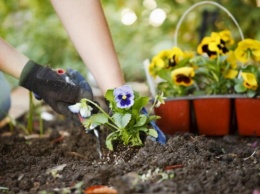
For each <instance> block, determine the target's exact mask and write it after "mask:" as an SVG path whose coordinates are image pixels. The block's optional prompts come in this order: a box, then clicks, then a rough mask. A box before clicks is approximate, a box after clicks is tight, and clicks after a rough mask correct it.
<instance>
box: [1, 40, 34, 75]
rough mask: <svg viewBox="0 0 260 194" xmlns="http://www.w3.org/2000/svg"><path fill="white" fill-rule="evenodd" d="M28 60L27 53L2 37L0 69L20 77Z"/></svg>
mask: <svg viewBox="0 0 260 194" xmlns="http://www.w3.org/2000/svg"><path fill="white" fill-rule="evenodd" d="M28 60H29V59H28V58H27V57H26V56H25V55H23V54H22V53H20V52H19V51H17V50H16V49H15V48H13V47H12V46H11V45H10V44H8V43H7V42H5V41H4V40H3V39H1V38H0V71H3V72H5V73H7V74H9V75H11V76H13V77H15V78H17V79H19V77H20V75H21V72H22V70H23V68H24V66H25V64H26V63H27V62H28Z"/></svg>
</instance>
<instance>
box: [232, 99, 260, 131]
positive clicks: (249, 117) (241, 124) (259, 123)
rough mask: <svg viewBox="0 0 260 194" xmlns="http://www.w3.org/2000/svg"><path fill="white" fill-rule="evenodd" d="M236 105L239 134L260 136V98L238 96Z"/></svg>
mask: <svg viewBox="0 0 260 194" xmlns="http://www.w3.org/2000/svg"><path fill="white" fill-rule="evenodd" d="M235 107H236V119H237V127H238V133H239V135H243V136H260V120H259V115H260V98H254V99H252V98H236V99H235Z"/></svg>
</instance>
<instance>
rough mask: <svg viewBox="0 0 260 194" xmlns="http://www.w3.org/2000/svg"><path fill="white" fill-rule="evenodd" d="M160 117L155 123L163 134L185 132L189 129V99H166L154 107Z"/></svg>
mask: <svg viewBox="0 0 260 194" xmlns="http://www.w3.org/2000/svg"><path fill="white" fill-rule="evenodd" d="M154 112H155V114H156V115H158V116H160V117H161V118H160V119H158V120H157V121H156V123H157V125H158V126H159V127H160V128H161V130H162V131H163V132H164V133H165V134H169V135H173V134H175V133H177V132H180V133H185V132H189V130H190V101H189V100H188V99H174V100H167V101H165V104H162V105H161V106H160V107H157V108H155V109H154Z"/></svg>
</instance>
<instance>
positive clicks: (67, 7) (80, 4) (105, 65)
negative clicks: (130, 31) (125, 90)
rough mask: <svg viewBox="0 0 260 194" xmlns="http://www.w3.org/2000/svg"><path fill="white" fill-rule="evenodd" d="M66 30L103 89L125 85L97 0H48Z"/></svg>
mask: <svg viewBox="0 0 260 194" xmlns="http://www.w3.org/2000/svg"><path fill="white" fill-rule="evenodd" d="M51 2H52V5H53V7H54V9H55V10H56V12H57V14H58V15H59V17H60V19H61V21H62V23H63V25H64V27H65V29H66V31H67V33H68V34H69V36H70V38H71V40H72V42H73V44H74V46H75V48H76V49H77V51H78V53H79V55H80V56H81V58H82V60H83V61H84V63H85V64H86V65H87V66H88V68H89V70H90V71H91V73H92V74H93V75H94V77H95V79H96V80H97V82H98V85H99V87H100V88H101V90H102V92H103V93H105V92H106V90H107V89H112V88H115V87H118V86H122V85H123V84H124V78H123V74H122V71H121V68H120V65H119V62H118V58H117V55H116V52H115V48H114V45H113V42H112V38H111V34H110V32H109V28H108V25H107V21H106V18H105V16H104V12H103V9H102V6H101V3H100V1H99V0H75V1H72V0H51Z"/></svg>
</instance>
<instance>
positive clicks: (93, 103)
mask: <svg viewBox="0 0 260 194" xmlns="http://www.w3.org/2000/svg"><path fill="white" fill-rule="evenodd" d="M86 101H87V102H89V103H91V104H92V105H94V106H95V107H97V108H98V110H100V111H101V112H102V113H103V114H104V115H105V116H106V117H107V118H108V119H109V120H110V121H111V122H112V123H114V120H113V119H112V118H111V117H110V116H109V114H107V113H106V111H104V110H103V109H102V108H101V107H100V106H98V105H97V104H96V103H95V102H93V101H91V100H89V99H86ZM107 124H108V125H110V126H111V127H113V128H115V129H117V130H120V129H119V128H118V127H117V126H116V125H112V124H111V123H107Z"/></svg>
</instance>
